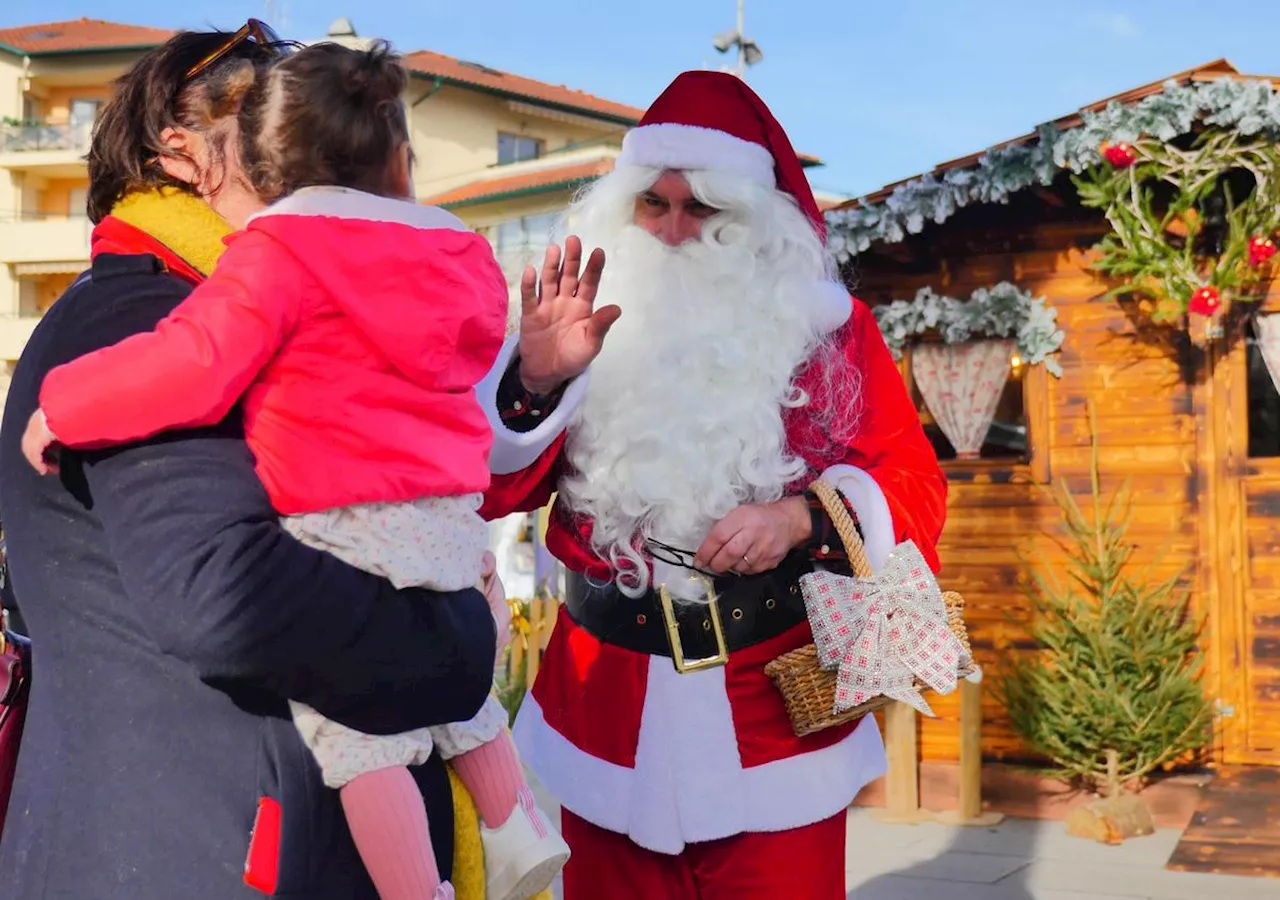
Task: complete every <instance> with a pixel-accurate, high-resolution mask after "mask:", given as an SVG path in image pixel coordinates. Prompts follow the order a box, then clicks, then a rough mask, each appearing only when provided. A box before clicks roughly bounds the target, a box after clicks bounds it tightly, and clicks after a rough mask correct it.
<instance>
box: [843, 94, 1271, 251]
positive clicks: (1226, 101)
mask: <svg viewBox="0 0 1280 900" xmlns="http://www.w3.org/2000/svg"><path fill="white" fill-rule="evenodd" d="M1082 117H1083V119H1084V122H1083V124H1081V125H1079V126H1077V127H1075V128H1071V129H1068V130H1066V131H1059V130H1058V129H1057V128H1056V127H1054V126H1053V125H1051V124H1050V125H1042V126H1040V128H1039V129H1038V135H1039V140H1038V141H1036V142H1034V143H1033V144H1031V145H1029V146H1027V145H1013V146H1009V147H1003V148H999V149H995V150H991V151H988V152H987V153H985V154H983V156H982V157H981V158H980V159H979V160H978V163H977V166H975V167H974V168H969V169H952V170H950V171H948V172H946V173H945V174H944V175H943V176H942V177H941V178H936V177H934V176H933V175H932V174H930V175H925V176H923V177H922V178H917V179H915V180H913V181H909V182H906V183H905V184H902V185H899V186H898V187H897V188H895V189H894V191H893V193H892V194H890V195H889V197H888V199H886V200H885V201H884V202H883V203H877V204H873V205H870V206H859V207H850V208H847V209H840V210H832V211H831V212H829V213H827V216H826V218H827V224H828V231H829V235H830V237H829V242H830V246H831V249H832V251H833V252H834V253H835V254H836V256H837V257H838V258H839V259H840V261H841V262H843V261H845V260H847V259H849V257H851V256H854V255H856V254H858V253H861V252H863V251H864V250H866V249H867V248H869V247H870V246H871V245H872V244H875V243H881V242H883V243H889V244H892V243H897V242H898V241H901V240H903V239H905V238H906V236H907V235H908V234H919V233H920V232H921V231H922V230H923V229H924V226H925V223H926V222H935V223H937V224H941V223H943V222H945V221H946V220H947V219H949V218H950V217H951V216H952V215H954V214H955V212H956V210H958V209H960V208H961V207H963V206H967V205H968V204H970V203H1007V202H1009V196H1010V195H1011V194H1014V193H1017V192H1018V191H1021V190H1023V189H1024V188H1028V187H1031V186H1032V185H1035V184H1039V185H1045V186H1047V185H1049V184H1050V183H1052V181H1053V179H1054V176H1055V175H1056V174H1057V173H1058V171H1059V170H1061V169H1070V170H1071V171H1072V172H1075V173H1080V172H1083V171H1084V170H1085V169H1087V168H1088V167H1089V166H1093V165H1097V164H1098V163H1099V162H1100V161H1101V156H1100V153H1099V148H1100V147H1101V146H1102V145H1103V144H1104V143H1107V142H1111V143H1117V142H1133V141H1136V140H1137V139H1138V138H1139V137H1140V136H1143V135H1146V136H1149V137H1153V138H1157V139H1159V140H1161V141H1169V140H1172V139H1173V138H1175V137H1177V136H1178V135H1181V134H1186V133H1187V132H1189V131H1190V130H1191V128H1192V125H1193V124H1194V123H1195V122H1196V121H1197V120H1201V121H1203V122H1204V123H1205V124H1206V125H1212V126H1219V127H1222V128H1230V129H1234V130H1235V131H1238V132H1239V133H1240V134H1242V135H1245V136H1249V135H1255V134H1260V133H1267V134H1280V94H1278V93H1277V92H1276V91H1275V90H1274V89H1273V88H1272V86H1271V83H1270V82H1266V81H1242V80H1239V79H1234V78H1229V77H1224V78H1219V79H1217V80H1216V81H1212V82H1206V83H1200V84H1192V85H1180V84H1178V83H1177V82H1176V81H1168V82H1165V84H1164V89H1163V90H1162V91H1161V92H1160V93H1158V94H1152V95H1151V96H1149V97H1145V98H1143V99H1142V100H1140V101H1139V102H1137V103H1135V104H1132V105H1128V106H1126V105H1124V104H1122V103H1120V102H1118V101H1113V102H1112V103H1110V104H1108V105H1107V107H1106V108H1105V109H1102V110H1099V111H1098V112H1085V113H1084V114H1083V116H1082Z"/></svg>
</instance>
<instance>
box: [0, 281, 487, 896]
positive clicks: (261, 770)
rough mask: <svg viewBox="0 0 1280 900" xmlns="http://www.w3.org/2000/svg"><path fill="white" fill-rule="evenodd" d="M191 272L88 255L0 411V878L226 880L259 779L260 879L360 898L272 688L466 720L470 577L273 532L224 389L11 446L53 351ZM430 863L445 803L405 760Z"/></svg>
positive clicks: (447, 822) (331, 799)
mask: <svg viewBox="0 0 1280 900" xmlns="http://www.w3.org/2000/svg"><path fill="white" fill-rule="evenodd" d="M189 292H190V286H189V285H187V284H186V283H184V282H182V281H181V280H179V279H177V278H175V277H173V276H171V275H169V274H167V273H165V272H164V271H163V268H162V266H161V265H160V264H159V262H158V260H156V259H154V258H153V257H151V256H100V257H99V258H98V259H97V260H96V261H95V263H94V266H93V269H92V277H91V279H90V280H89V281H88V282H86V283H82V284H80V285H78V286H76V287H73V288H71V289H70V290H69V291H68V293H67V295H66V296H64V297H63V298H62V299H60V300H59V301H58V302H57V303H56V304H55V305H54V306H53V308H52V309H51V310H50V311H49V313H48V314H47V315H46V316H45V318H44V320H43V321H42V322H41V323H40V325H39V327H38V328H37V329H36V331H35V334H34V335H33V337H32V338H31V341H30V343H29V344H28V345H27V348H26V351H25V352H24V353H23V356H22V360H21V361H20V362H19V364H18V367H17V370H16V372H15V373H14V377H13V382H12V386H11V388H10V391H9V397H8V402H7V406H6V409H5V413H4V424H3V430H2V431H0V520H2V521H3V522H4V530H5V536H6V538H7V541H8V550H9V563H10V570H11V574H12V578H13V586H14V589H15V592H16V595H17V600H18V605H19V606H20V608H21V609H22V613H23V616H24V618H25V620H26V624H27V627H28V629H29V632H30V635H31V637H32V639H33V641H34V646H35V659H34V666H33V668H34V678H33V691H32V695H31V707H30V715H29V718H28V720H27V726H26V737H25V739H24V741H23V746H22V751H21V753H20V755H19V765H18V773H17V783H16V785H15V788H14V795H13V800H12V805H11V806H10V809H9V821H8V822H7V824H6V826H5V831H4V836H3V841H2V842H0V896H3V897H5V898H10V897H11V898H15V900H16V898H33V900H35V898H40V900H142V898H157V900H158V898H169V897H182V898H183V900H227V898H251V897H261V896H262V895H261V894H258V893H256V892H254V891H252V890H250V889H249V888H247V887H245V886H244V885H243V883H242V873H243V867H244V861H245V852H246V849H247V846H248V838H249V833H250V829H251V826H252V822H253V817H254V813H255V810H256V806H257V801H258V798H259V796H261V795H266V796H271V797H275V798H276V799H278V800H279V801H280V802H281V804H282V806H283V811H284V828H283V848H282V851H281V865H280V881H279V892H278V893H277V895H276V896H280V897H290V898H308V900H312V898H314V900H328V898H332V900H365V898H368V900H375V898H376V894H375V892H374V890H373V887H372V885H371V884H370V882H369V880H368V877H367V875H366V874H365V872H364V869H363V867H362V866H361V864H360V861H359V858H358V856H357V855H356V852H355V849H354V845H353V844H352V842H351V837H350V834H349V832H348V831H347V829H346V824H345V821H344V819H343V816H342V812H341V806H340V804H339V802H338V796H337V793H336V792H334V791H330V790H328V789H326V788H325V787H324V786H323V784H322V782H321V779H320V775H319V771H318V769H317V767H316V765H315V763H314V761H313V760H312V758H311V756H310V754H309V753H308V752H307V751H306V749H305V748H304V747H303V745H302V743H301V740H300V739H299V737H298V736H297V733H296V731H295V730H294V727H293V724H292V722H291V721H290V719H289V713H288V708H287V703H286V700H285V698H294V699H297V700H301V701H304V702H306V703H309V704H310V705H312V706H314V707H315V708H316V709H318V710H320V711H321V712H323V713H324V714H326V715H327V716H329V717H330V718H333V719H335V720H337V721H340V722H343V723H345V724H347V725H350V726H352V727H354V728H357V729H360V730H362V731H366V732H370V733H393V732H397V731H403V730H407V729H411V728H418V727H422V726H426V725H434V724H440V723H444V722H449V721H457V720H464V719H467V718H469V717H470V716H472V715H473V714H474V713H475V712H476V711H477V710H478V709H479V708H480V705H481V703H482V702H483V701H484V698H485V696H486V694H487V692H488V690H489V688H490V685H491V683H492V677H493V658H494V650H495V637H496V635H495V630H494V625H493V619H492V616H491V615H490V613H489V611H488V608H487V606H486V604H485V601H484V598H483V597H482V596H481V595H480V593H479V592H477V591H474V590H467V591H461V592H458V593H455V594H428V593H427V592H424V591H403V592H396V591H394V590H393V589H392V588H391V586H390V585H389V584H387V583H386V582H384V581H382V580H380V579H377V578H375V577H373V576H371V575H368V574H366V573H363V572H360V571H358V570H356V569H353V568H351V567H349V566H347V565H345V564H343V563H342V562H339V561H338V560H337V559H336V558H334V557H332V556H330V555H328V554H326V553H322V552H318V551H315V550H311V549H308V548H307V547H304V546H303V545H302V544H300V543H298V542H297V541H295V540H294V539H292V538H291V537H289V536H288V535H287V534H285V533H284V532H283V531H282V530H281V529H280V527H279V525H278V523H277V517H276V514H275V512H274V511H273V510H272V508H271V504H270V502H269V501H268V498H267V495H266V493H265V491H264V490H263V488H262V486H261V484H260V483H259V482H258V480H257V478H256V476H255V475H254V471H253V459H252V456H251V455H250V453H249V450H248V447H247V446H246V444H245V443H244V440H243V433H242V428H241V424H240V419H239V415H238V413H233V414H232V415H231V416H230V417H229V418H228V420H227V421H225V422H224V423H222V424H221V425H219V426H217V427H215V428H211V429H204V430H200V431H185V432H175V433H170V434H166V435H163V436H161V437H158V438H156V439H153V440H149V441H146V442H143V443H140V444H136V445H130V446H128V447H124V448H118V449H115V450H111V451H95V452H87V453H70V454H64V455H63V465H62V474H61V476H60V477H59V478H54V477H46V478H41V477H39V476H37V475H36V474H35V472H34V471H33V470H32V469H31V467H30V466H28V465H27V464H26V462H25V461H24V460H23V458H22V456H21V451H20V439H21V436H22V432H23V428H24V426H25V423H26V421H27V418H28V417H29V416H30V414H31V412H32V411H33V410H34V409H35V407H36V398H37V395H38V391H39V386H40V383H41V380H42V378H43V376H44V374H45V373H46V372H47V371H48V370H49V369H50V368H51V367H53V366H56V365H58V364H60V363H62V362H65V361H68V360H71V359H73V358H75V357H77V356H80V355H82V354H84V353H86V352H88V351H90V350H93V349H95V348H98V347H101V346H104V345H107V344H111V343H114V342H116V341H118V340H120V339H122V338H124V337H126V336H127V335H130V334H133V333H135V332H138V331H142V330H146V329H149V328H151V327H152V326H153V325H154V324H155V323H156V322H157V321H158V320H159V319H160V318H162V317H163V316H164V315H165V314H166V313H168V312H169V311H170V310H171V309H172V308H173V307H174V306H175V305H177V303H179V302H180V301H181V300H182V299H183V298H184V297H185V296H186V295H187V294H188V293H189ZM415 776H416V777H417V778H418V781H419V785H420V787H422V788H423V794H424V797H426V801H427V806H428V812H429V815H430V818H431V821H432V824H433V832H434V838H435V842H436V850H437V853H438V855H439V856H440V857H441V864H442V865H441V868H442V870H443V871H445V872H448V871H449V863H450V857H451V852H452V807H451V798H450V795H449V786H448V780H447V777H446V775H445V771H444V768H443V765H442V764H441V763H439V762H438V761H437V760H433V762H431V763H428V764H427V765H426V766H423V767H421V768H420V769H418V770H417V771H416V772H415Z"/></svg>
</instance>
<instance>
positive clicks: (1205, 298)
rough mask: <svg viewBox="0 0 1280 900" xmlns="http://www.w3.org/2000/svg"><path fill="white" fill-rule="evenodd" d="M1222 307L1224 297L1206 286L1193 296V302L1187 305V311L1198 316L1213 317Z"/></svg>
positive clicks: (1216, 290) (1211, 287) (1209, 286)
mask: <svg viewBox="0 0 1280 900" xmlns="http://www.w3.org/2000/svg"><path fill="white" fill-rule="evenodd" d="M1221 305H1222V297H1221V296H1220V295H1219V294H1218V289H1217V288H1216V287H1213V286H1212V285H1208V284H1206V285H1205V286H1204V287H1202V288H1198V289H1197V290H1196V292H1195V293H1194V294H1192V295H1191V302H1190V303H1188V304H1187V309H1188V310H1189V311H1190V312H1193V313H1195V314H1196V315H1200V316H1211V315H1213V314H1214V313H1215V312H1217V311H1218V307H1220V306H1221Z"/></svg>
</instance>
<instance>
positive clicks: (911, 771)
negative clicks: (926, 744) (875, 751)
mask: <svg viewBox="0 0 1280 900" xmlns="http://www.w3.org/2000/svg"><path fill="white" fill-rule="evenodd" d="M884 743H885V753H886V754H887V755H888V757H889V774H888V775H887V776H885V808H884V809H883V810H876V811H875V812H874V813H873V815H875V817H876V818H877V819H879V820H880V821H881V822H886V823H893V824H903V825H917V824H919V823H921V822H929V821H931V820H932V819H933V814H932V813H931V812H929V811H928V810H924V809H921V808H920V748H919V744H918V742H917V740H916V711H915V710H914V709H912V708H911V707H910V706H907V704H905V703H898V702H896V701H895V702H893V703H890V704H889V705H888V706H887V707H885V710H884Z"/></svg>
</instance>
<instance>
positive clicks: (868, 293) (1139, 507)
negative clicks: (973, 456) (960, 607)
mask: <svg viewBox="0 0 1280 900" xmlns="http://www.w3.org/2000/svg"><path fill="white" fill-rule="evenodd" d="M1087 227H1091V228H1092V229H1093V233H1094V234H1095V235H1096V232H1097V226H1096V225H1094V226H1081V225H1053V224H1046V225H1035V226H1030V227H1029V228H1028V227H1025V226H1024V227H1020V228H1019V229H1018V241H1019V243H1020V244H1021V246H1022V247H1024V248H1025V247H1027V246H1028V245H1030V247H1032V248H1033V249H1023V250H1021V251H1020V252H1016V253H1014V252H992V253H989V254H982V253H976V254H969V255H967V256H965V257H963V258H952V259H944V260H940V261H939V264H938V266H937V267H936V268H935V269H934V270H932V271H929V272H927V273H923V274H919V275H912V276H902V275H896V274H890V273H889V272H888V271H887V267H886V270H884V271H882V270H878V269H877V267H876V266H875V263H874V260H869V261H868V262H867V263H865V264H860V265H859V270H858V273H857V276H858V277H857V284H856V285H855V292H856V293H857V295H858V296H860V297H861V298H862V299H864V300H866V301H868V302H872V303H876V302H881V301H887V300H889V299H895V298H897V299H910V298H911V297H912V296H914V294H915V291H916V290H917V289H918V288H919V287H921V286H924V285H929V286H932V287H933V288H934V289H935V290H937V291H939V292H941V293H945V294H947V295H949V296H953V297H961V298H963V297H967V296H968V294H969V293H970V292H971V291H972V290H974V289H975V288H978V287H982V286H990V285H992V284H994V283H996V282H999V281H1001V280H1009V281H1012V282H1014V283H1015V284H1017V285H1018V286H1019V287H1022V288H1024V289H1027V290H1030V291H1032V292H1034V293H1035V294H1037V295H1044V296H1045V297H1046V298H1048V301H1049V303H1050V304H1051V305H1053V306H1054V307H1056V308H1057V310H1058V321H1059V323H1060V325H1061V327H1062V328H1063V329H1064V330H1065V332H1066V343H1065V346H1064V349H1063V352H1062V354H1061V356H1060V361H1061V363H1062V366H1063V369H1064V370H1065V371H1064V375H1063V377H1062V378H1061V379H1060V380H1059V379H1054V378H1052V377H1047V378H1044V377H1041V378H1032V382H1033V384H1034V383H1036V382H1040V383H1041V386H1038V387H1034V388H1032V389H1031V390H1030V391H1029V395H1028V396H1029V401H1031V402H1034V403H1037V404H1042V406H1038V407H1037V408H1035V409H1032V408H1028V410H1027V412H1028V416H1029V418H1030V419H1031V420H1032V432H1033V433H1032V434H1031V441H1032V443H1033V446H1034V450H1033V457H1034V458H1033V460H1032V462H1031V463H1030V464H1024V465H1010V464H998V465H993V464H989V463H986V462H979V463H959V462H952V463H946V464H944V465H945V467H946V469H947V472H948V476H949V479H950V483H951V490H950V497H949V504H948V506H949V512H948V522H947V526H946V530H945V532H944V535H943V539H942V543H941V546H940V551H941V555H942V560H943V567H944V569H943V576H942V579H941V581H942V584H943V587H944V588H945V589H954V590H958V591H960V592H961V593H962V594H964V596H965V598H966V601H967V608H968V614H967V621H968V624H969V628H970V630H971V635H972V639H973V643H974V646H975V648H976V650H977V656H978V659H979V661H980V663H981V664H982V665H984V666H985V667H987V669H988V671H989V672H992V671H994V670H996V669H997V668H998V667H997V657H996V653H995V650H996V648H997V647H1002V646H1007V645H1009V644H1011V643H1013V642H1015V641H1017V640H1018V639H1019V630H1018V629H1017V627H1015V626H1014V625H1013V624H1012V623H1011V622H1010V619H1012V620H1014V621H1018V620H1022V621H1025V619H1026V617H1027V611H1028V604H1027V601H1026V599H1025V596H1024V594H1023V592H1022V590H1021V588H1020V574H1021V566H1020V565H1019V560H1018V551H1019V550H1021V551H1024V552H1026V553H1029V554H1031V556H1032V557H1033V558H1035V559H1037V560H1039V561H1041V562H1042V563H1044V564H1045V565H1049V566H1054V565H1055V564H1057V563H1060V562H1061V560H1062V553H1061V551H1060V550H1059V549H1058V548H1057V547H1056V546H1055V544H1054V542H1053V539H1052V538H1051V537H1050V536H1046V534H1045V532H1046V531H1053V530H1054V529H1056V527H1057V525H1058V523H1059V521H1060V517H1059V515H1058V512H1057V507H1056V506H1055V505H1054V504H1053V502H1052V501H1051V500H1050V499H1049V498H1047V497H1044V496H1043V495H1042V494H1041V492H1040V491H1038V490H1037V489H1036V488H1035V487H1034V486H1033V484H1032V482H1033V477H1034V476H1036V475H1039V476H1041V477H1043V476H1044V475H1046V474H1047V475H1051V476H1052V477H1053V478H1066V479H1069V481H1070V482H1071V484H1072V487H1073V489H1074V490H1075V492H1076V494H1077V496H1079V495H1081V494H1085V495H1087V494H1088V491H1089V461H1090V449H1089V423H1088V418H1087V414H1086V406H1085V401H1086V399H1087V398H1092V399H1093V401H1094V403H1095V404H1096V409H1097V416H1098V431H1099V438H1100V441H1101V448H1102V483H1103V488H1104V490H1106V489H1108V488H1112V487H1115V486H1117V485H1119V484H1120V483H1121V482H1122V481H1123V480H1124V479H1125V478H1130V479H1132V485H1133V491H1134V499H1135V505H1134V514H1133V524H1132V527H1131V531H1130V536H1131V538H1132V540H1133V541H1134V542H1135V543H1136V544H1137V545H1138V552H1137V555H1136V562H1137V563H1138V564H1140V565H1141V564H1150V563H1153V562H1155V560H1156V559H1157V557H1158V556H1159V554H1160V551H1161V550H1164V551H1165V552H1166V557H1167V560H1166V561H1165V562H1164V563H1162V564H1161V565H1160V566H1159V567H1158V568H1157V569H1155V573H1156V574H1157V575H1165V574H1171V573H1172V572H1174V571H1175V570H1177V569H1178V568H1179V567H1181V566H1183V565H1190V566H1191V567H1192V568H1191V570H1190V572H1189V573H1188V576H1189V578H1190V579H1194V577H1195V574H1196V573H1195V569H1194V564H1195V560H1196V557H1197V553H1198V531H1197V527H1196V521H1197V510H1196V488H1195V479H1194V475H1195V471H1196V467H1195V463H1196V452H1197V447H1196V421H1195V418H1194V414H1193V404H1192V389H1191V387H1190V386H1188V385H1187V384H1186V383H1185V381H1184V378H1183V376H1182V371H1181V365H1180V363H1179V361H1178V359H1177V358H1176V355H1175V354H1170V353H1169V352H1167V351H1166V350H1164V349H1161V348H1158V347H1153V346H1151V345H1149V344H1146V343H1143V342H1142V341H1139V340H1137V336H1138V335H1137V331H1136V330H1135V327H1134V326H1133V324H1131V323H1130V321H1129V320H1128V319H1127V318H1126V316H1125V314H1124V313H1123V312H1122V310H1121V309H1120V307H1119V306H1118V305H1117V304H1116V303H1115V302H1113V301H1106V300H1101V299H1099V296H1100V295H1101V294H1102V293H1103V292H1104V291H1105V290H1106V287H1105V285H1103V284H1102V283H1101V282H1100V281H1098V280H1097V279H1096V278H1094V277H1093V276H1092V275H1091V274H1089V273H1088V272H1087V271H1086V263H1087V259H1086V255H1085V253H1084V252H1082V251H1080V250H1078V249H1075V246H1076V245H1079V244H1083V245H1086V246H1087V245H1088V244H1089V243H1090V241H1089V240H1088V239H1085V238H1087V237H1088V234H1087V232H1086V228H1087ZM1028 232H1030V233H1028ZM1037 395H1038V396H1037ZM1059 571H1061V568H1060V567H1059ZM984 700H985V702H984V717H985V724H984V735H983V746H984V751H985V753H986V755H987V756H988V757H992V758H997V759H998V758H1005V757H1011V758H1018V757H1025V756H1026V755H1027V754H1026V752H1025V749H1024V748H1023V747H1021V746H1020V743H1019V741H1018V739H1017V738H1016V736H1015V735H1014V734H1013V733H1012V732H1011V730H1010V729H1009V727H1008V724H1007V720H1006V719H1005V717H1004V715H1003V710H1002V709H1001V708H1000V706H999V704H998V702H997V697H996V694H995V691H994V690H987V691H985V692H984ZM930 702H931V703H933V706H934V709H935V711H937V712H938V713H939V717H938V718H937V719H930V720H924V721H923V723H922V726H921V748H922V755H923V756H924V758H925V759H955V758H957V753H958V743H957V742H958V736H959V723H958V713H959V710H958V706H957V703H956V701H955V696H954V695H953V697H951V698H942V699H939V700H938V701H937V702H936V703H934V702H933V700H931V701H930Z"/></svg>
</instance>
